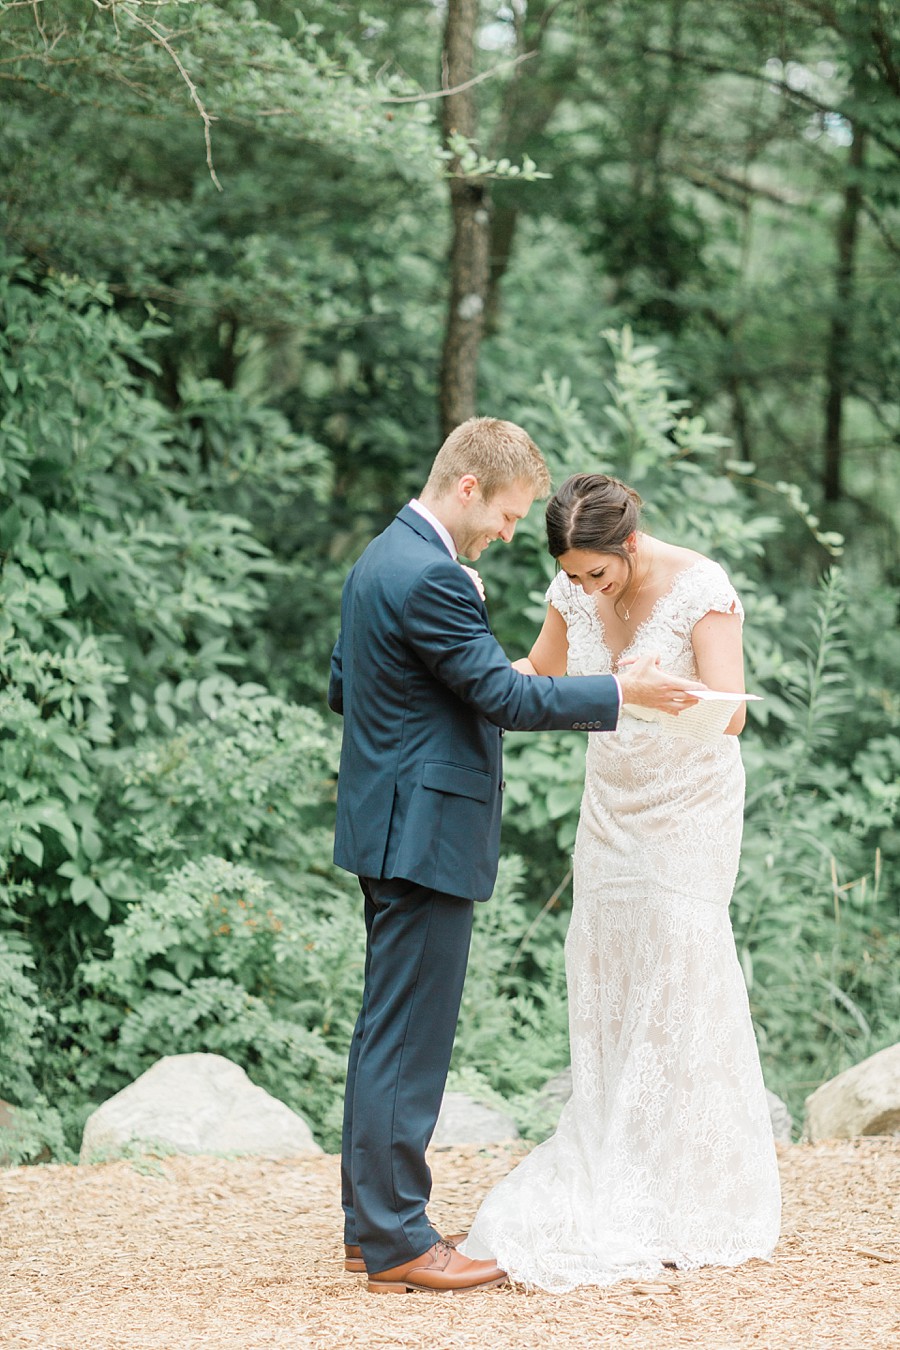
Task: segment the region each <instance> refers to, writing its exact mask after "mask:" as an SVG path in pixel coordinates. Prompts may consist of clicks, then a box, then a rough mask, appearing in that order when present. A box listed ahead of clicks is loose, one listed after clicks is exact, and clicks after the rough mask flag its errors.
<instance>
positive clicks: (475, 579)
mask: <svg viewBox="0 0 900 1350" xmlns="http://www.w3.org/2000/svg"><path fill="white" fill-rule="evenodd" d="M459 565H460V567H461V568H462V570H463V571H464V572H465V573H466V575H467V576H468V577H471V579H472V585H473V586H474V587H475V589H476V591H477V592H478V594H479V595H480V596H481V598H482V600H486V599H487V597H486V596H485V593H484V582H483V581H482V580H481V577H480V576H479V575H478V573H477V572H476V571H475V568H474V567H467V566H466V564H465V563H460V564H459Z"/></svg>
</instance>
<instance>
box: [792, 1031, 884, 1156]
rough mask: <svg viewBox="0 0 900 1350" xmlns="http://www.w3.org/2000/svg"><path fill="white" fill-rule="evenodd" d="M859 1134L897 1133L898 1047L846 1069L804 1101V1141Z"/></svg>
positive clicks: (850, 1137) (840, 1137)
mask: <svg viewBox="0 0 900 1350" xmlns="http://www.w3.org/2000/svg"><path fill="white" fill-rule="evenodd" d="M860 1134H900V1044H898V1045H891V1046H888V1048H887V1050H879V1051H878V1054H877V1055H870V1056H869V1058H868V1059H864V1060H862V1061H861V1063H859V1064H856V1065H854V1067H853V1068H852V1069H845V1070H844V1072H843V1073H839V1074H838V1076H837V1077H836V1078H830V1079H829V1080H828V1082H827V1083H823V1084H822V1086H821V1087H820V1088H816V1090H815V1092H813V1093H812V1095H811V1096H809V1097H807V1099H806V1125H805V1127H804V1137H805V1138H806V1139H809V1140H810V1141H811V1142H813V1143H814V1142H815V1141H816V1140H817V1139H853V1138H854V1137H855V1136H856V1135H860Z"/></svg>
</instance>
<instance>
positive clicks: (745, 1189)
mask: <svg viewBox="0 0 900 1350" xmlns="http://www.w3.org/2000/svg"><path fill="white" fill-rule="evenodd" d="M547 598H548V600H549V601H550V603H551V604H552V605H553V606H554V607H555V608H556V609H557V610H558V611H559V612H560V613H561V614H562V616H563V618H564V619H565V621H566V625H567V628H568V640H569V658H568V669H569V673H570V674H575V675H578V674H596V673H602V672H604V671H610V670H611V669H612V666H613V656H612V653H611V652H610V651H609V649H608V648H607V647H606V645H605V642H604V628H603V623H602V621H601V620H600V618H599V617H598V615H597V612H596V609H595V607H594V604H593V602H592V601H591V600H590V598H589V597H587V596H586V595H585V593H584V592H583V591H582V590H581V589H580V588H579V587H577V586H574V585H573V584H572V583H571V582H570V581H569V579H568V577H566V576H565V574H564V573H561V574H560V575H559V576H557V577H556V579H555V581H554V582H553V584H552V585H551V587H550V589H549V591H548V593H547ZM711 610H717V611H724V612H732V613H733V612H737V613H741V614H742V612H743V611H742V610H741V607H740V601H739V600H738V598H737V596H736V594H735V592H734V590H733V589H732V586H731V584H730V582H729V580H728V577H727V575H726V574H725V572H724V571H723V570H722V568H721V567H719V566H718V564H717V563H714V562H711V561H710V560H708V559H700V560H698V561H697V562H696V563H694V564H693V565H692V566H690V567H688V568H687V569H685V570H684V571H682V572H680V573H678V575H677V576H676V577H675V578H674V581H673V583H672V585H671V587H670V589H669V590H668V591H667V592H666V594H665V595H663V596H662V597H661V598H660V599H659V600H658V601H657V603H656V605H655V607H654V608H653V610H652V612H651V614H650V615H649V617H648V618H647V620H646V621H645V622H644V623H643V624H642V625H641V627H640V628H639V629H638V630H637V633H636V634H635V637H634V640H633V641H632V643H631V644H630V646H629V647H628V649H627V655H635V654H640V653H642V652H658V653H659V655H660V657H661V659H662V665H663V666H664V667H665V668H666V669H668V670H671V671H673V672H675V673H677V674H680V675H684V676H687V677H692V678H696V674H697V671H696V665H695V662H694V656H693V649H692V647H691V629H692V628H693V626H694V624H695V623H696V622H697V621H698V619H700V618H702V617H703V615H704V614H707V613H709V612H710V611H711ZM624 655H626V653H625V652H623V653H620V657H621V656H624ZM701 706H706V707H712V706H716V705H701ZM719 706H720V705H719ZM638 711H640V710H638ZM689 715H690V714H687V713H684V714H682V715H681V718H678V719H672V721H671V722H670V723H669V725H670V727H671V726H672V723H673V722H681V721H682V719H683V718H686V717H688V716H689ZM665 721H666V719H665V717H662V718H661V720H660V721H659V722H652V723H647V722H645V721H642V720H638V717H637V716H635V715H634V714H632V713H631V712H630V711H629V709H628V708H627V707H626V708H625V709H623V712H622V716H621V718H620V722H619V729H618V730H617V731H615V732H612V733H610V732H597V733H594V734H592V735H591V736H589V738H588V750H587V772H586V781H585V790H584V798H583V801H582V807H581V819H580V822H579V827H578V836H577V840H576V845H575V882H574V891H575V898H574V906H573V911H572V919H571V925H570V928H569V934H568V938H567V941H566V966H567V974H568V992H569V1034H570V1043H571V1054H572V1071H573V1093H572V1097H571V1099H570V1101H569V1102H568V1104H567V1105H566V1107H565V1108H564V1110H563V1114H562V1117H561V1119H560V1122H559V1126H558V1128H557V1131H556V1133H555V1134H554V1135H553V1136H552V1137H551V1138H550V1139H548V1140H547V1141H546V1142H545V1143H543V1144H541V1145H539V1147H537V1148H536V1149H535V1150H534V1151H533V1152H532V1153H531V1154H529V1156H528V1157H526V1158H525V1159H524V1161H523V1162H521V1163H520V1164H519V1166H518V1167H516V1168H515V1169H514V1171H513V1172H511V1173H510V1174H509V1176H507V1177H506V1178H504V1180H503V1181H501V1182H500V1183H499V1185H497V1186H496V1187H495V1188H494V1190H493V1191H491V1193H490V1194H489V1195H488V1197H487V1199H486V1200H485V1201H484V1203H483V1204H482V1206H481V1209H480V1210H479V1212H478V1215H477V1217H476V1219H475V1222H474V1224H473V1226H472V1229H471V1233H470V1235H469V1238H468V1239H467V1241H466V1243H465V1244H464V1246H463V1247H462V1250H463V1251H464V1252H465V1254H466V1255H468V1256H474V1257H485V1256H488V1255H490V1256H494V1257H496V1259H497V1260H498V1262H499V1263H500V1265H501V1266H502V1267H503V1268H504V1269H505V1270H507V1271H508V1272H509V1274H510V1276H511V1277H512V1278H513V1279H515V1280H519V1281H522V1282H524V1283H526V1284H528V1285H537V1286H539V1287H541V1288H543V1289H548V1290H551V1291H553V1292H558V1293H562V1292H564V1291H566V1290H569V1289H572V1288H574V1287H576V1286H577V1285H582V1284H595V1285H606V1284H612V1283H614V1282H615V1281H616V1280H620V1279H629V1278H646V1277H648V1276H650V1277H652V1276H654V1275H658V1274H659V1273H661V1269H662V1262H663V1261H673V1262H675V1263H676V1264H677V1266H678V1267H679V1268H682V1269H690V1268H692V1267H698V1266H704V1265H737V1264H739V1263H740V1262H742V1261H746V1260H747V1259H748V1258H750V1257H754V1256H757V1257H768V1256H770V1255H771V1253H772V1251H773V1248H774V1246H775V1243H776V1241H777V1238H778V1232H779V1225H780V1216H781V1197H780V1190H779V1182H778V1172H777V1167H776V1160H775V1149H774V1145H773V1140H772V1128H771V1125H770V1121H769V1112H768V1106H767V1102H766V1096H765V1089H764V1087H763V1081H762V1074H761V1071H760V1065H759V1056H758V1054H757V1049H756V1042H755V1040H754V1036H753V1028H752V1026H751V1022H750V1011H749V1007H748V1002H747V993H746V989H745V985H744V980H743V976H742V973H741V969H740V965H739V963H738V959H737V953H736V951H735V945H734V938H733V936H732V932H731V924H730V920H729V915H728V905H729V901H730V898H731V892H732V889H733V887H734V881H735V876H736V873H737V866H738V857H739V853H740V842H741V827H742V813H743V800H744V771H743V765H742V764H741V758H740V749H739V746H738V740H737V737H735V736H725V735H723V734H721V733H720V734H718V735H716V736H715V738H714V739H713V740H712V741H709V740H707V741H705V742H704V741H698V740H694V739H691V738H689V737H687V736H685V735H684V731H683V729H682V731H681V733H680V734H678V735H673V734H670V732H669V731H668V730H667V729H666V726H665V725H664V724H665Z"/></svg>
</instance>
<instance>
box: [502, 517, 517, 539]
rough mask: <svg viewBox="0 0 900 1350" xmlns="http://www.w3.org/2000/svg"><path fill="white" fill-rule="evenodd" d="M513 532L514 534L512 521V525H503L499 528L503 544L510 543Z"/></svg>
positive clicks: (514, 526) (514, 525)
mask: <svg viewBox="0 0 900 1350" xmlns="http://www.w3.org/2000/svg"><path fill="white" fill-rule="evenodd" d="M515 532H516V522H515V521H513V522H512V524H510V525H503V526H501V528H500V538H501V539H502V540H503V542H504V544H509V543H511V542H512V537H513V535H514V534H515Z"/></svg>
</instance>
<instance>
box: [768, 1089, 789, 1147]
mask: <svg viewBox="0 0 900 1350" xmlns="http://www.w3.org/2000/svg"><path fill="white" fill-rule="evenodd" d="M766 1101H767V1102H768V1103H769V1119H770V1120H771V1122H772V1134H773V1135H774V1136H775V1143H776V1144H789V1143H790V1142H791V1134H792V1132H793V1129H794V1122H793V1120H792V1118H791V1113H790V1111H789V1110H788V1109H787V1107H786V1106H785V1104H784V1102H783V1101H782V1100H781V1098H780V1097H776V1096H775V1093H774V1092H770V1091H769V1089H768V1088H766Z"/></svg>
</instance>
